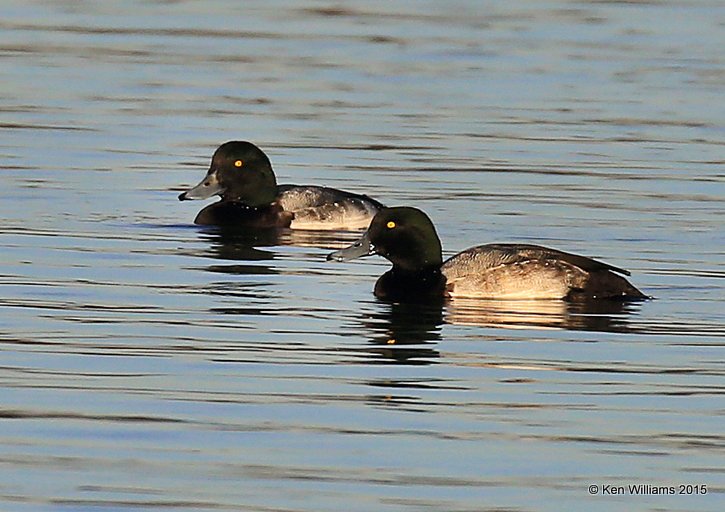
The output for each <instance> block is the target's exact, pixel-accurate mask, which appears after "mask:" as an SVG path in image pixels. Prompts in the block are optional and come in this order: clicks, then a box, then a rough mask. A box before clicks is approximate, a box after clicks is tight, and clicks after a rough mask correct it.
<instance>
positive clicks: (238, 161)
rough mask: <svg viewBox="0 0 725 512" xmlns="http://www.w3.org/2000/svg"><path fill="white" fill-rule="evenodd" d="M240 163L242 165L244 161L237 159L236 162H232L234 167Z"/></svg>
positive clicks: (239, 165)
mask: <svg viewBox="0 0 725 512" xmlns="http://www.w3.org/2000/svg"><path fill="white" fill-rule="evenodd" d="M242 165H244V162H242V161H241V160H237V161H236V162H234V167H241V166H242Z"/></svg>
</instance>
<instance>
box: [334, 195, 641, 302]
mask: <svg viewBox="0 0 725 512" xmlns="http://www.w3.org/2000/svg"><path fill="white" fill-rule="evenodd" d="M373 254H378V255H380V256H383V257H384V258H387V259H388V260H389V261H390V262H391V263H392V264H393V268H392V269H390V270H388V271H387V272H385V273H384V274H383V275H382V276H381V277H380V278H379V279H378V280H377V282H376V283H375V288H374V293H375V296H376V297H378V298H380V299H387V300H392V301H406V300H411V299H412V300H421V299H430V298H433V297H437V298H444V299H445V298H456V297H462V298H477V299H495V300H498V299H501V300H503V299H514V300H515V299H519V300H532V299H560V300H568V301H580V300H586V301H589V300H592V299H594V300H596V299H615V300H637V299H646V298H648V297H647V296H646V295H645V294H643V293H642V292H641V291H639V290H638V289H637V288H635V287H634V286H633V285H632V284H630V283H629V281H627V280H626V279H625V278H624V277H623V276H629V275H630V272H629V271H627V270H624V269H621V268H618V267H615V266H612V265H609V264H607V263H603V262H601V261H597V260H594V259H591V258H587V257H586V256H579V255H577V254H570V253H567V252H563V251H559V250H557V249H550V248H548V247H542V246H539V245H531V244H512V243H508V244H507V243H494V244H486V245H479V246H475V247H471V248H468V249H466V250H464V251H461V252H459V253H458V254H456V255H454V256H452V257H451V258H449V259H447V260H446V261H443V257H442V247H441V241H440V239H439V238H438V234H437V233H436V229H435V226H434V225H433V222H432V221H431V220H430V218H429V217H428V215H426V214H425V213H424V212H423V211H421V210H419V209H417V208H412V207H407V206H399V207H392V208H383V209H381V210H380V211H378V212H377V214H376V215H375V217H374V218H373V220H372V222H371V223H370V226H369V227H368V229H367V231H366V232H365V233H364V234H363V236H362V238H360V239H359V240H358V241H357V242H355V243H353V244H352V245H350V246H349V247H347V248H345V249H341V250H339V251H335V252H332V253H330V254H329V255H328V256H327V260H328V261H330V260H333V261H348V260H352V259H355V258H360V257H363V256H369V255H373Z"/></svg>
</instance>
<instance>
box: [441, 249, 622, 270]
mask: <svg viewBox="0 0 725 512" xmlns="http://www.w3.org/2000/svg"><path fill="white" fill-rule="evenodd" d="M534 261H542V262H544V261H550V262H554V261H558V262H565V263H568V264H570V265H573V266H575V267H577V268H579V269H581V270H583V271H585V272H597V271H599V272H601V271H607V270H608V271H610V272H614V273H616V274H622V275H625V276H628V275H630V272H629V271H628V270H625V269H623V268H619V267H615V266H613V265H610V264H608V263H604V262H601V261H598V260H594V259H592V258H587V257H586V256H579V255H578V254H571V253H568V252H564V251H559V250H557V249H550V248H548V247H542V246H540V245H531V244H486V245H479V246H477V247H471V248H470V249H466V250H465V251H461V252H459V253H458V254H456V255H455V256H453V257H451V258H449V259H448V260H446V262H445V263H443V268H446V267H448V268H450V269H453V268H459V269H461V270H464V269H468V270H469V271H476V270H481V269H490V268H494V267H499V266H502V265H511V264H515V263H528V262H534Z"/></svg>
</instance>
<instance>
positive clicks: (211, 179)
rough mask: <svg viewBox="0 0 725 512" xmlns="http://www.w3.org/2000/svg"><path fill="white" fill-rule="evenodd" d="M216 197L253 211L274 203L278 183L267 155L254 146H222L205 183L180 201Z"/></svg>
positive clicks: (212, 160)
mask: <svg viewBox="0 0 725 512" xmlns="http://www.w3.org/2000/svg"><path fill="white" fill-rule="evenodd" d="M214 195H218V196H221V198H222V200H224V201H239V202H241V203H244V204H245V205H247V206H252V207H258V206H265V205H268V204H270V203H272V202H273V201H274V200H275V198H276V196H277V181H276V180H275V177H274V172H273V171H272V164H271V163H270V162H269V158H267V155H265V154H264V152H263V151H262V150H261V149H259V148H258V147H257V146H255V145H254V144H252V143H251V142H244V141H231V142H226V143H224V144H222V145H221V146H219V147H218V148H217V150H216V151H215V152H214V156H213V157H212V158H211V165H210V166H209V171H208V172H207V173H206V176H204V179H203V180H201V182H200V183H199V184H198V185H196V186H195V187H193V188H190V189H189V190H187V191H186V192H183V193H182V194H180V195H179V201H185V200H189V199H207V198H209V197H211V196H214Z"/></svg>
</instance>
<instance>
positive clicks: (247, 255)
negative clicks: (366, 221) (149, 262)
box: [199, 226, 359, 275]
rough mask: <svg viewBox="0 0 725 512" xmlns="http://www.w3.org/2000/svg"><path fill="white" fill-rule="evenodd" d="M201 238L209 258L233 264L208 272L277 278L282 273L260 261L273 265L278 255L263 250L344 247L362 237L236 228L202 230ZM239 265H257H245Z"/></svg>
mask: <svg viewBox="0 0 725 512" xmlns="http://www.w3.org/2000/svg"><path fill="white" fill-rule="evenodd" d="M199 232H200V234H201V237H202V239H203V240H204V241H206V242H207V243H208V244H209V249H208V251H207V252H206V255H208V256H210V257H212V258H215V259H218V260H223V261H233V262H237V263H233V264H215V265H209V266H208V267H206V270H207V271H209V272H216V273H225V274H236V275H254V274H278V273H279V271H278V270H276V269H274V268H272V267H271V266H269V265H260V264H259V262H261V261H271V260H273V259H274V258H275V256H276V253H275V252H274V251H272V250H267V249H264V247H274V246H280V245H294V246H298V247H315V248H325V249H328V248H331V247H344V246H345V245H347V244H349V243H350V242H351V241H353V240H356V239H357V238H358V236H359V233H357V232H351V231H333V232H331V231H312V230H310V231H304V230H293V229H287V228H255V229H250V228H234V227H230V226H223V227H213V226H210V227H203V228H201V229H200V230H199ZM238 262H255V263H254V264H243V263H238Z"/></svg>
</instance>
